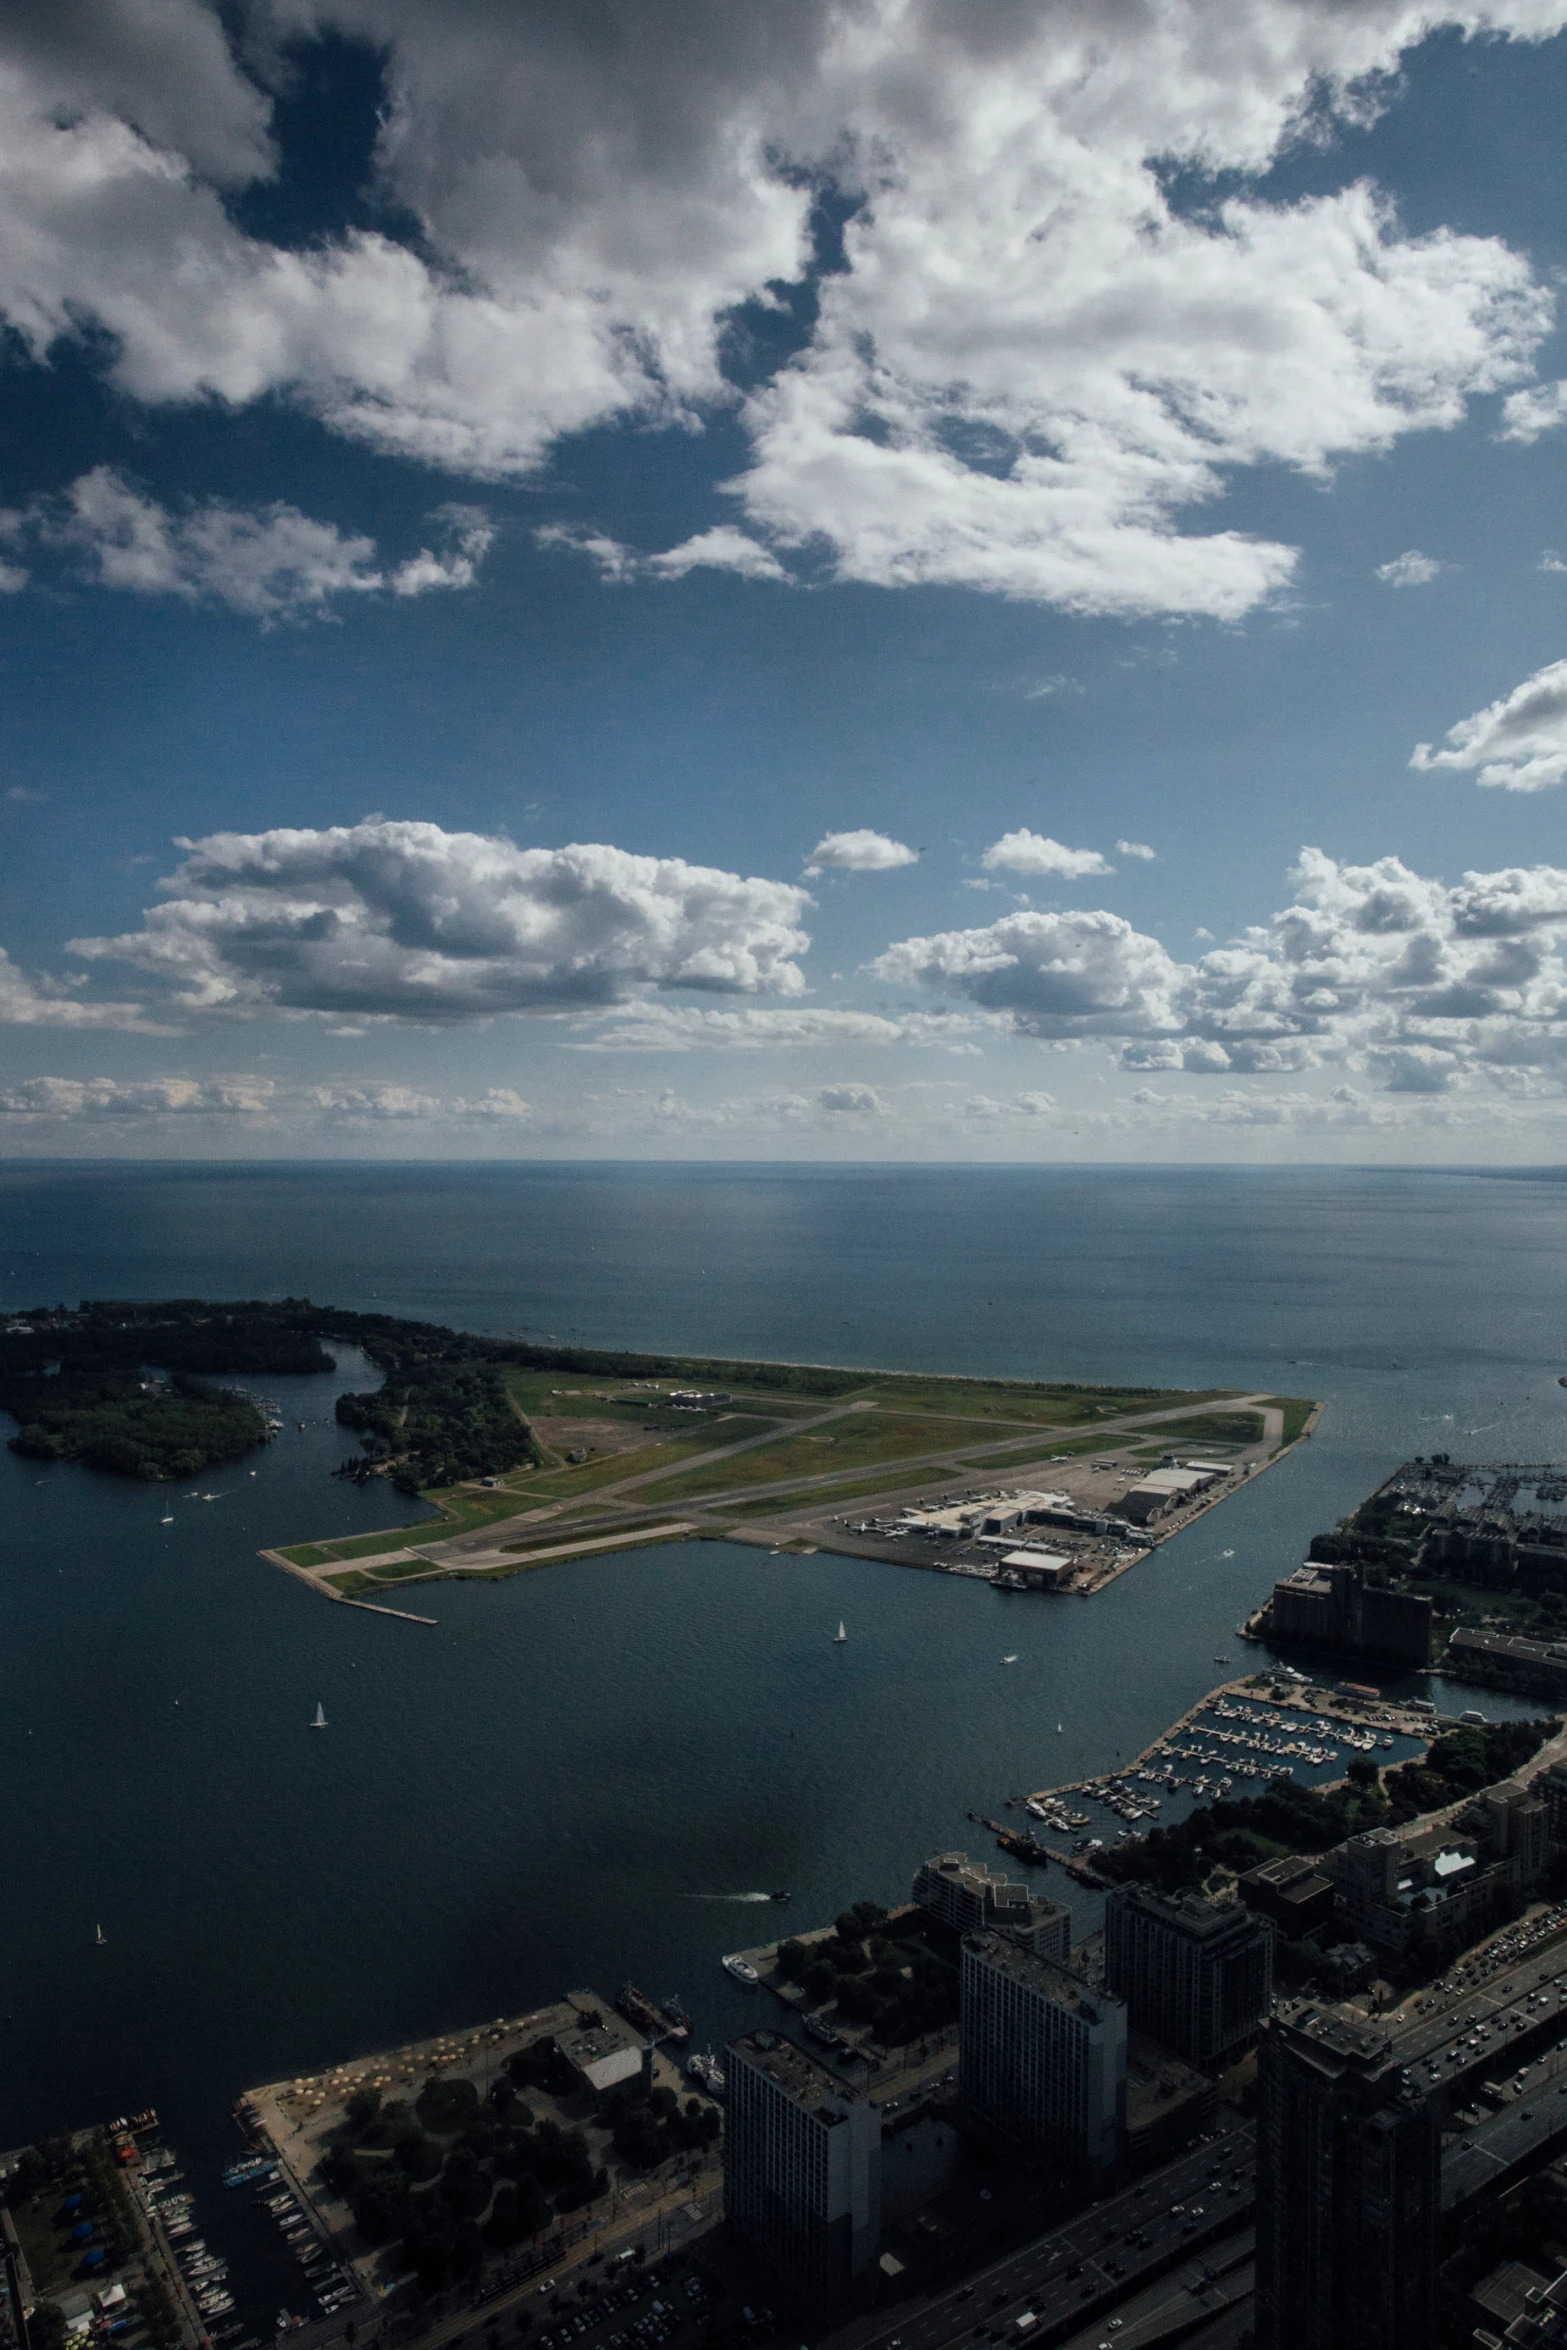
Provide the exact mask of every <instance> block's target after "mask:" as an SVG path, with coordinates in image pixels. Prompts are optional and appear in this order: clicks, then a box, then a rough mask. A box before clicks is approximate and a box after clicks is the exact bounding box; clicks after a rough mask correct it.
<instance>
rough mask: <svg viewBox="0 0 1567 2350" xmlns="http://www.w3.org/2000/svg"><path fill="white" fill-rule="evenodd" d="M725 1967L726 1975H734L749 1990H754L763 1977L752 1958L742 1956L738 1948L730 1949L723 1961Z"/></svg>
mask: <svg viewBox="0 0 1567 2350" xmlns="http://www.w3.org/2000/svg"><path fill="white" fill-rule="evenodd" d="M723 1969H724V1972H725V1974H726V1975H733V1976H734V1979H735V1981H736V1982H737V1983H744V1984H745V1986H746V1988H747V1990H754V1989H755V1988H756V1986H757V1984H758V1983H759V1982H760V1981H761V1979H762V1978H761V1976H760V1975H759V1974H758V1973H757V1971H756V1969H755V1967H754V1966H753V1965H752V1964H751V1962H750V1960H749V1959H748V1958H742V1957H741V1956H740V1954H739V1952H738V1951H737V1950H731V1951H730V1953H729V1955H728V1957H727V1958H726V1959H725V1960H724V1961H723Z"/></svg>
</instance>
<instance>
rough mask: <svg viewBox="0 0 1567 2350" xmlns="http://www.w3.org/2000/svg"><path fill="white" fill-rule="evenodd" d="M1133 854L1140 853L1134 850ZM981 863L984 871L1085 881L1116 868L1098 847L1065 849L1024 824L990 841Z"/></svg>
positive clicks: (1055, 841)
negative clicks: (1042, 875) (1051, 876)
mask: <svg viewBox="0 0 1567 2350" xmlns="http://www.w3.org/2000/svg"><path fill="white" fill-rule="evenodd" d="M1132 854H1133V855H1134V856H1137V855H1141V854H1142V852H1141V851H1140V850H1135V849H1134V850H1133V852H1132ZM980 863H981V864H982V865H983V866H984V868H985V870H986V872H987V873H1035V874H1047V873H1052V874H1055V875H1057V876H1059V878H1060V879H1061V880H1063V881H1086V880H1087V879H1089V878H1090V877H1091V876H1094V875H1098V874H1101V873H1113V872H1114V871H1115V867H1114V866H1113V865H1110V864H1108V863H1107V862H1106V860H1105V859H1104V858H1103V857H1102V856H1101V855H1100V854H1099V851H1098V850H1097V849H1068V848H1064V847H1063V846H1062V844H1061V843H1060V841H1058V840H1051V839H1050V837H1049V835H1048V834H1046V833H1041V832H1030V831H1029V830H1028V828H1027V826H1026V825H1025V826H1024V827H1023V828H1022V829H1021V830H1020V831H1018V832H1006V833H1003V834H1002V836H1001V838H1000V840H998V841H992V843H991V845H990V847H989V848H988V849H987V850H986V851H985V854H984V855H983V856H982V857H981V859H980Z"/></svg>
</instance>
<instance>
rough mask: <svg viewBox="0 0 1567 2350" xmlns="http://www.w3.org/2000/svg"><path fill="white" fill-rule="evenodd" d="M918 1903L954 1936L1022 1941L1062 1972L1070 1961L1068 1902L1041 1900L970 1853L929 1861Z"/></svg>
mask: <svg viewBox="0 0 1567 2350" xmlns="http://www.w3.org/2000/svg"><path fill="white" fill-rule="evenodd" d="M914 1899H915V1900H916V1902H917V1903H918V1904H919V1906H920V1908H921V1909H924V1910H928V1911H929V1912H930V1914H931V1916H932V1917H935V1918H939V1919H940V1920H941V1922H942V1924H943V1925H944V1926H950V1927H951V1928H952V1930H953V1932H954V1933H957V1934H983V1933H998V1932H999V1933H1008V1934H1013V1935H1016V1936H1020V1937H1021V1938H1022V1939H1023V1940H1025V1941H1026V1942H1027V1944H1028V1947H1029V1948H1030V1949H1031V1950H1033V1951H1034V1952H1036V1953H1037V1955H1038V1956H1039V1957H1040V1958H1050V1959H1054V1960H1055V1962H1056V1964H1057V1965H1058V1966H1065V1965H1066V1963H1067V1960H1068V1958H1069V1957H1070V1955H1071V1945H1072V1913H1071V1911H1070V1910H1069V1909H1068V1908H1067V1907H1066V1906H1065V1904H1064V1903H1063V1902H1059V1901H1041V1900H1039V1899H1038V1898H1037V1897H1036V1896H1035V1895H1033V1894H1031V1893H1030V1892H1029V1890H1028V1887H1027V1886H1026V1885H1019V1884H1016V1883H1013V1882H1011V1881H1009V1880H1008V1879H1007V1878H1006V1877H1003V1876H1002V1875H1001V1873H1000V1871H999V1870H997V1869H987V1868H986V1867H985V1866H984V1864H983V1862H981V1861H974V1860H970V1859H969V1856H968V1854H967V1853H966V1852H938V1853H936V1854H934V1855H933V1857H932V1858H931V1859H930V1860H928V1861H926V1863H925V1865H924V1867H923V1868H922V1869H920V1871H919V1872H918V1874H917V1875H916V1877H915V1879H914Z"/></svg>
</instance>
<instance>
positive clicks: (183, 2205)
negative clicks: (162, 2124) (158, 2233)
mask: <svg viewBox="0 0 1567 2350" xmlns="http://www.w3.org/2000/svg"><path fill="white" fill-rule="evenodd" d="M141 2191H142V2197H143V2200H144V2201H145V2203H146V2206H147V2209H148V2211H149V2212H151V2213H152V2214H153V2216H154V2217H155V2218H156V2220H157V2222H158V2225H159V2226H160V2227H161V2228H162V2230H163V2233H164V2236H165V2237H166V2238H167V2240H168V2245H169V2249H170V2251H171V2252H172V2253H173V2255H174V2258H175V2261H176V2263H177V2264H178V2267H179V2272H180V2275H181V2277H182V2278H183V2279H184V2283H185V2290H186V2292H187V2293H188V2294H189V2295H190V2297H191V2299H192V2301H194V2302H195V2304H196V2307H197V2309H198V2310H199V2311H200V2312H201V2319H202V2323H203V2325H204V2326H205V2327H206V2328H207V2331H208V2332H209V2334H212V2333H213V2329H214V2328H215V2327H217V2326H220V2325H221V2323H222V2321H223V2319H224V2318H226V2317H228V2316H230V2315H231V2314H232V2312H233V2308H234V2296H233V2294H232V2293H231V2292H230V2291H229V2288H228V2274H229V2264H228V2262H227V2261H226V2260H225V2259H224V2258H223V2257H222V2255H221V2254H220V2253H217V2252H214V2251H213V2250H212V2248H211V2247H210V2245H209V2244H208V2243H207V2240H206V2238H205V2237H204V2236H198V2235H197V2233H196V2198H195V2196H194V2195H192V2194H191V2193H190V2191H189V2189H188V2188H187V2187H186V2185H185V2174H184V2172H183V2171H180V2170H177V2169H176V2168H175V2165H174V2155H173V2152H172V2150H171V2149H170V2148H169V2147H167V2146H162V2147H156V2148H153V2149H152V2150H150V2151H149V2152H148V2153H147V2154H145V2155H144V2156H143V2157H142V2165H141ZM213 2338H214V2339H217V2336H216V2335H215V2334H214V2335H213Z"/></svg>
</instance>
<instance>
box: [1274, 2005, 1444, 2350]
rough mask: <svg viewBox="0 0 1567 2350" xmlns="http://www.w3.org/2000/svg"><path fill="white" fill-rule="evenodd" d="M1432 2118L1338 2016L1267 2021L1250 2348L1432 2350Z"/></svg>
mask: <svg viewBox="0 0 1567 2350" xmlns="http://www.w3.org/2000/svg"><path fill="white" fill-rule="evenodd" d="M1439 2205H1440V2174H1439V2156H1438V2141H1437V2129H1436V2122H1435V2118H1434V2116H1433V2115H1432V2113H1431V2110H1430V2108H1429V2107H1428V2105H1427V2103H1426V2100H1425V2098H1424V2097H1423V2096H1422V2094H1421V2092H1420V2091H1419V2090H1418V2089H1416V2088H1414V2087H1413V2086H1411V2085H1410V2084H1409V2083H1408V2082H1406V2081H1405V2080H1404V2079H1403V2077H1402V2075H1401V2073H1400V2070H1399V2067H1398V2063H1397V2060H1396V2058H1395V2057H1394V2056H1393V2054H1392V2049H1391V2043H1390V2042H1389V2040H1388V2038H1387V2036H1386V2034H1385V2033H1383V2032H1379V2031H1377V2030H1376V2029H1375V2028H1374V2027H1373V2026H1371V2025H1368V2024H1367V2023H1366V2022H1365V2021H1364V2019H1363V2018H1362V2017H1360V2016H1356V2015H1351V2014H1350V2013H1349V2012H1348V2011H1346V2010H1333V2009H1328V2010H1313V2009H1308V2010H1307V2011H1306V2013H1305V2014H1303V2015H1300V2016H1296V2017H1294V2018H1293V2019H1292V2020H1291V2021H1289V2022H1287V2023H1286V2022H1283V2021H1278V2022H1274V2023H1272V2024H1270V2025H1269V2026H1268V2029H1267V2031H1266V2032H1265V2033H1264V2034H1263V2038H1262V2052H1261V2059H1260V2063H1259V2066H1258V2077H1257V2350H1430V2346H1431V2344H1432V2343H1433V2342H1434V2341H1436V2339H1437V2334H1438V2327H1437V2309H1436V2253H1437V2245H1436V2227H1437V2218H1438V2214H1439Z"/></svg>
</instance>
